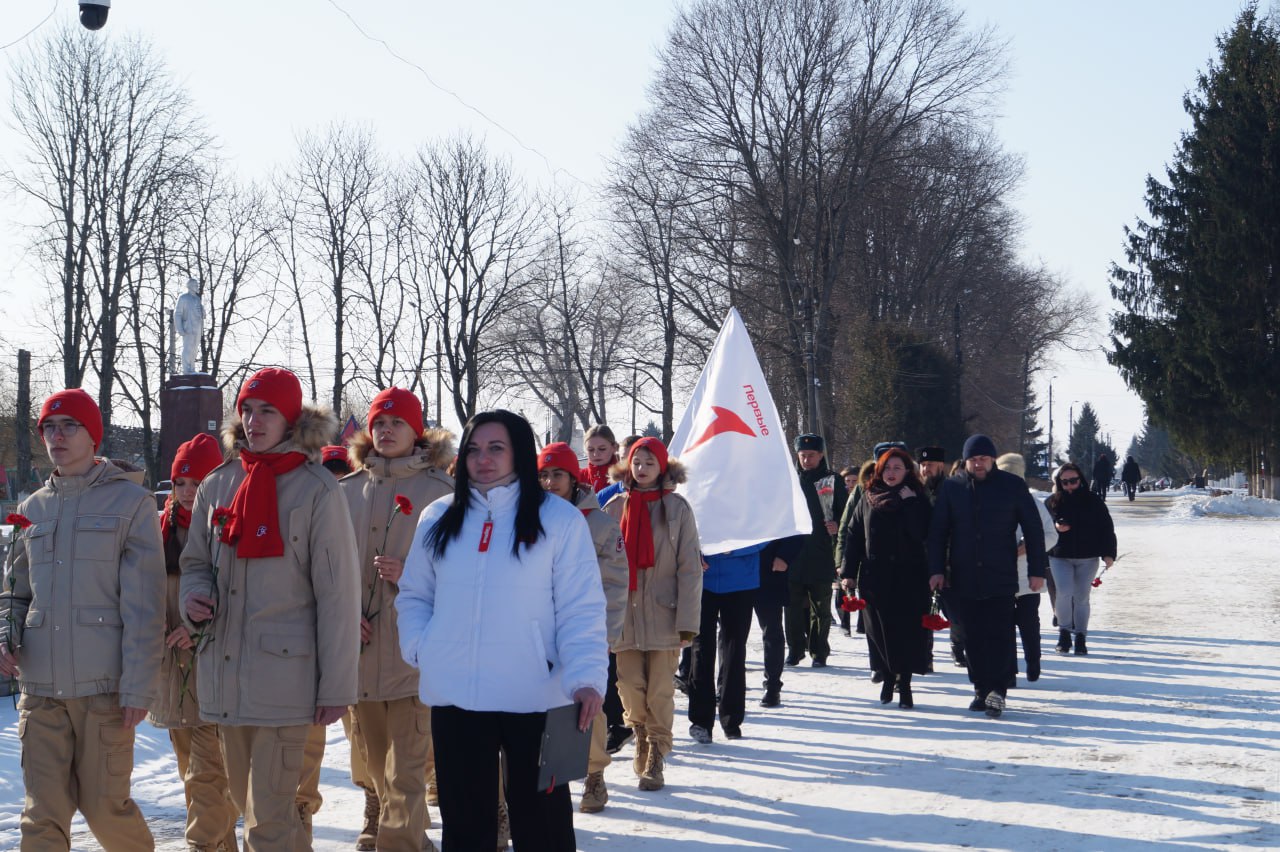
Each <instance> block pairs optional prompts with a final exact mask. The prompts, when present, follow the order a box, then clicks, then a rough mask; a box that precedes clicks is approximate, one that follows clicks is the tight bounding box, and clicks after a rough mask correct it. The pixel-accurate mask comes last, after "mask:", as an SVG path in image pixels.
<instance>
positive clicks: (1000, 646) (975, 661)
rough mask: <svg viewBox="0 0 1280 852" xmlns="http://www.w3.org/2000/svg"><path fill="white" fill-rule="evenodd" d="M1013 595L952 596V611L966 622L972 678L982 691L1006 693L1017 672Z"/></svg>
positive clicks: (976, 688) (967, 647)
mask: <svg viewBox="0 0 1280 852" xmlns="http://www.w3.org/2000/svg"><path fill="white" fill-rule="evenodd" d="M1015 609H1016V604H1015V603H1014V597H1013V595H1008V596H1000V597H994V598H962V597H958V596H955V595H952V596H951V611H952V612H953V613H955V615H956V616H957V617H958V618H959V620H960V623H961V624H963V625H964V632H965V643H964V644H965V654H966V656H967V657H968V659H969V668H968V672H969V682H970V683H972V684H973V686H974V689H975V690H976V691H977V692H978V693H979V694H980V695H986V694H987V693H988V692H992V691H995V692H998V693H1000V694H1001V695H1004V694H1005V690H1006V688H1007V687H1008V685H1009V683H1010V682H1011V681H1012V679H1013V678H1014V677H1015V676H1016V674H1017V670H1018V669H1017V665H1016V664H1015V663H1016V660H1017V656H1016V655H1017V646H1016V644H1015V639H1014V629H1015V628H1014V622H1015V618H1014V611H1015Z"/></svg>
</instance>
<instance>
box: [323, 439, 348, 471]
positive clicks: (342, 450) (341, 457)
mask: <svg viewBox="0 0 1280 852" xmlns="http://www.w3.org/2000/svg"><path fill="white" fill-rule="evenodd" d="M332 461H340V462H342V463H343V464H345V465H346V466H347V470H348V471H350V470H351V459H350V458H348V456H347V448H346V447H343V446H340V445H338V444H330V445H329V446H327V447H325V448H323V449H322V450H320V462H321V464H328V463H329V462H332Z"/></svg>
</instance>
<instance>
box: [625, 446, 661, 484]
mask: <svg viewBox="0 0 1280 852" xmlns="http://www.w3.org/2000/svg"><path fill="white" fill-rule="evenodd" d="M636 450H648V451H649V452H651V453H653V455H654V457H655V458H656V459H657V460H658V474H659V475H662V474H664V473H666V472H667V445H666V444H664V443H662V442H661V441H659V440H658V439H657V438H641V439H640V440H639V441H636V442H635V443H634V444H632V445H631V449H629V450H627V466H628V467H630V466H631V460H632V459H633V458H635V455H636Z"/></svg>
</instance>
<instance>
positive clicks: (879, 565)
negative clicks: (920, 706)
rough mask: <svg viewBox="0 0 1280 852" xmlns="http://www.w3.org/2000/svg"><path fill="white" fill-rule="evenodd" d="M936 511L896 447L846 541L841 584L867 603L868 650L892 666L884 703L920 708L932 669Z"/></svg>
mask: <svg viewBox="0 0 1280 852" xmlns="http://www.w3.org/2000/svg"><path fill="white" fill-rule="evenodd" d="M932 514H933V507H932V506H931V505H930V503H929V497H928V495H927V494H926V492H925V487H924V483H923V482H921V480H920V476H919V474H918V473H916V465H915V460H914V459H912V458H911V454H910V453H908V452H907V451H906V450H903V449H898V448H896V447H895V448H892V449H890V450H887V451H886V452H885V453H883V454H882V455H881V456H880V457H879V459H878V460H877V461H876V467H875V473H874V474H872V476H871V484H870V485H869V486H868V487H867V491H866V494H865V495H864V496H863V498H862V500H861V501H860V502H859V503H858V507H857V508H856V509H854V512H853V518H852V519H851V520H850V522H849V527H848V529H847V531H846V536H845V551H844V559H843V560H842V566H841V569H840V578H841V580H840V582H841V585H843V586H844V589H845V591H846V592H848V593H850V594H852V593H853V592H854V591H855V590H857V592H858V593H859V594H860V596H861V597H862V598H864V599H865V600H866V602H867V608H866V609H865V610H864V612H865V613H866V628H867V644H868V645H869V646H870V647H871V648H872V649H873V650H874V651H875V652H876V653H875V654H873V656H874V657H877V658H878V659H879V660H881V661H882V663H881V664H882V665H884V666H885V672H884V682H883V683H882V685H881V687H880V703H881V704H888V703H889V702H890V701H892V700H893V690H894V687H895V685H896V686H897V688H898V694H899V701H898V706H899V707H901V708H903V709H908V708H910V707H912V706H914V704H915V702H914V698H913V697H912V695H911V676H912V675H913V674H925V673H926V672H928V671H929V667H930V665H929V664H930V657H931V655H932V641H933V639H932V633H931V631H930V630H929V629H928V628H926V627H925V626H924V625H923V623H922V622H921V619H922V618H923V617H924V616H925V615H926V614H927V613H928V612H929V604H930V592H929V560H928V555H927V552H926V547H925V542H926V540H927V538H928V534H929V520H930V518H931V517H932Z"/></svg>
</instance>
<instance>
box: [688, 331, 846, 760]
mask: <svg viewBox="0 0 1280 852" xmlns="http://www.w3.org/2000/svg"><path fill="white" fill-rule="evenodd" d="M671 447H672V450H673V455H679V457H680V458H681V460H682V461H683V462H684V463H685V464H686V465H687V466H688V469H689V476H688V481H687V482H685V483H683V484H681V485H680V486H679V489H678V490H679V493H680V494H681V495H683V496H684V498H685V499H686V500H688V502H689V505H691V506H692V507H693V509H694V512H695V514H696V515H697V518H698V532H699V536H700V538H701V545H702V554H703V557H704V558H705V559H706V560H707V564H708V566H709V567H708V572H707V574H706V575H704V578H703V579H704V594H703V606H707V604H708V603H709V604H710V607H709V609H710V612H707V611H704V612H703V614H702V618H701V624H700V625H699V633H698V637H697V639H696V642H697V645H698V647H697V648H696V649H695V653H694V657H695V658H698V659H700V661H701V665H700V672H698V673H696V674H695V675H694V677H692V678H691V680H693V681H696V683H695V685H694V686H693V687H692V688H691V690H690V691H691V692H694V693H696V694H697V697H693V696H691V698H690V722H691V723H692V724H693V725H694V726H696V727H701V728H703V729H704V730H706V732H707V734H708V735H709V733H710V728H711V723H712V721H713V720H714V715H715V710H716V706H715V705H716V700H715V692H716V689H717V685H718V683H719V682H720V681H721V680H722V681H723V684H724V688H722V689H720V694H721V701H720V706H719V711H720V724H721V727H722V728H723V729H724V730H725V733H726V736H729V737H734V736H736V735H738V734H740V730H741V724H742V719H743V716H744V710H743V708H742V701H743V700H744V699H740V698H739V694H740V693H742V692H744V691H745V687H744V686H742V685H740V684H741V683H744V682H745V661H744V659H743V655H742V654H741V653H740V649H741V647H742V645H743V644H744V643H745V639H746V633H745V632H744V630H745V631H749V629H750V612H751V609H754V610H755V612H756V617H757V619H758V620H759V622H760V626H761V630H762V631H763V633H764V646H765V654H764V656H765V682H764V687H765V695H764V698H763V699H762V700H761V704H762V706H765V707H775V706H777V705H778V704H779V703H780V697H779V696H780V693H781V690H782V667H783V657H784V655H785V650H784V640H783V633H784V631H783V626H782V612H783V608H784V606H785V605H786V604H787V602H788V594H789V583H788V582H787V578H788V574H789V567H788V566H789V564H790V563H791V562H792V561H793V560H794V558H795V555H796V553H797V552H798V551H799V549H800V546H801V541H800V539H801V534H804V536H805V537H807V535H808V533H809V532H810V531H811V527H812V522H811V519H810V517H809V511H808V506H807V504H806V502H805V498H804V494H803V493H802V492H801V490H800V482H799V479H798V478H797V476H796V473H795V470H794V468H793V467H792V463H791V450H790V448H789V446H788V445H787V440H786V436H785V433H784V430H783V428H782V425H781V422H780V420H779V418H778V411H777V408H776V407H775V406H774V403H773V397H772V396H771V395H770V393H769V388H768V386H767V385H766V383H765V379H764V371H763V370H761V368H760V362H759V360H758V359H757V358H756V353H755V349H754V348H753V347H752V345H751V338H750V335H749V334H748V333H747V329H746V326H745V324H744V323H743V321H742V317H741V316H740V315H739V314H738V312H737V310H730V311H729V315H728V316H727V317H726V318H725V323H724V326H723V327H722V328H721V329H720V334H719V336H718V337H717V338H716V342H715V345H714V346H713V347H712V350H711V353H710V355H709V356H708V358H707V363H706V366H705V367H704V368H703V370H702V375H701V376H700V377H699V379H698V383H697V385H696V386H695V387H694V391H693V395H692V397H691V398H690V400H689V407H688V408H687V409H686V410H685V412H684V415H683V417H682V418H681V420H680V423H679V425H678V426H677V427H676V430H675V433H674V434H673V436H672V438H671ZM747 493H750V494H752V495H755V496H756V499H753V500H750V501H747V500H743V499H741V495H743V494H747ZM720 557H724V558H723V559H721V558H720ZM735 558H741V564H735V565H732V566H731V565H730V564H729V563H730V562H732V561H733V560H735ZM748 565H749V566H750V574H752V576H748V574H749V572H748ZM721 569H723V570H721ZM833 576H834V570H833ZM737 598H742V599H743V600H745V601H746V602H747V607H748V608H747V609H746V611H745V613H743V612H742V607H741V605H742V601H739V600H737ZM744 614H745V623H744V619H743V618H741V617H740V616H742V615H744ZM717 630H718V631H719V636H717ZM717 652H718V656H719V657H720V674H719V676H718V677H717V681H716V684H713V680H712V678H713V672H714V671H715V665H716V656H717ZM695 667H696V666H695ZM693 735H694V736H695V737H696V736H698V734H697V732H694V733H693Z"/></svg>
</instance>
